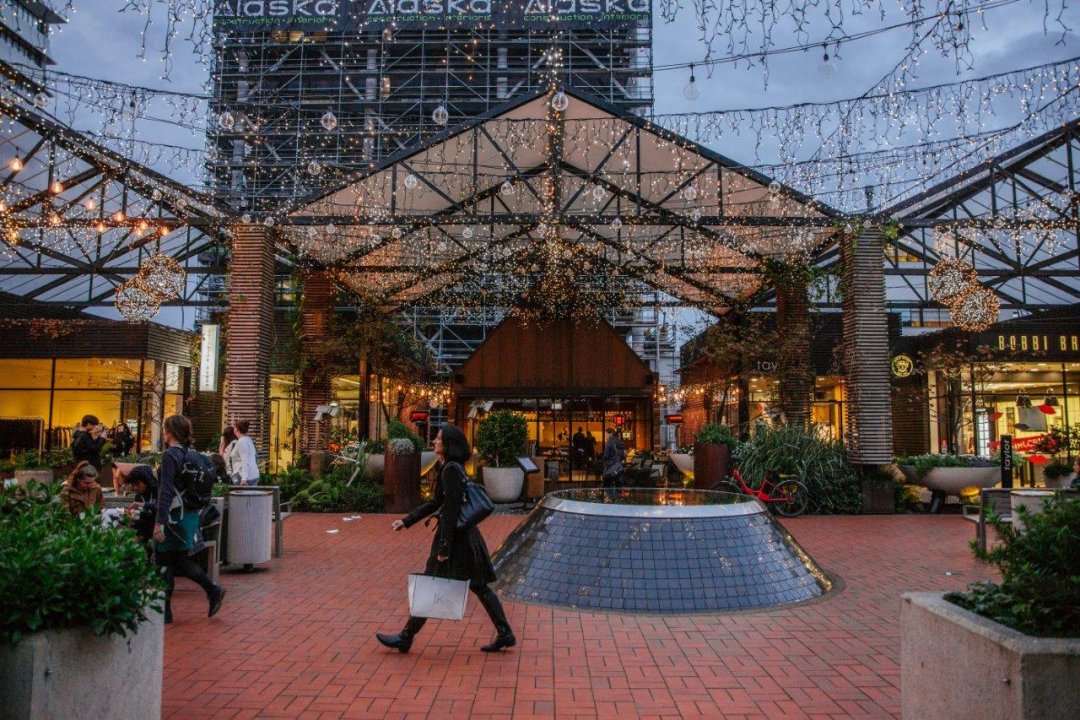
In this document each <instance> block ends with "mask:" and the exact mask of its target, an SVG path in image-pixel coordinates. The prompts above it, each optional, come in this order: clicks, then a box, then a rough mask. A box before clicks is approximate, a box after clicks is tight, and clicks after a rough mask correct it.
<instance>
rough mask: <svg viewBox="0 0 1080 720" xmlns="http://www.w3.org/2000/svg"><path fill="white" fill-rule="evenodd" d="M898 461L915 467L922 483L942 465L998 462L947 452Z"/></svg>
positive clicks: (986, 464)
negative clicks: (947, 453) (932, 471)
mask: <svg viewBox="0 0 1080 720" xmlns="http://www.w3.org/2000/svg"><path fill="white" fill-rule="evenodd" d="M896 463H897V464H898V465H912V466H914V467H915V481H916V482H919V483H921V482H922V481H923V478H925V477H926V473H928V472H930V471H931V470H933V469H934V468H940V467H946V468H948V467H993V466H994V465H996V464H997V463H996V462H995V461H993V460H988V459H986V458H979V457H975V456H973V455H946V454H928V455H910V456H907V457H901V458H897V460H896Z"/></svg>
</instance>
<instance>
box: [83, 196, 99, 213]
mask: <svg viewBox="0 0 1080 720" xmlns="http://www.w3.org/2000/svg"><path fill="white" fill-rule="evenodd" d="M83 207H85V208H86V209H87V210H90V211H93V210H94V208H95V207H97V203H95V202H94V198H86V202H84V203H83Z"/></svg>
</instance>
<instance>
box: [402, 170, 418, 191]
mask: <svg viewBox="0 0 1080 720" xmlns="http://www.w3.org/2000/svg"><path fill="white" fill-rule="evenodd" d="M419 182H420V179H419V178H417V177H416V175H414V174H413V173H409V174H408V175H406V176H405V189H406V190H415V189H416V186H417V185H418V184H419Z"/></svg>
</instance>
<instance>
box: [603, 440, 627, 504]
mask: <svg viewBox="0 0 1080 720" xmlns="http://www.w3.org/2000/svg"><path fill="white" fill-rule="evenodd" d="M607 432H608V439H607V442H606V443H604V454H603V455H602V456H601V458H600V461H601V462H602V463H603V465H604V480H603V483H602V485H603V487H605V488H608V490H607V496H608V499H609V500H611V501H612V502H614V501H615V498H617V497H618V495H619V488H620V487H622V476H623V459H624V458H625V457H626V448H625V446H624V445H623V442H622V438H620V437H619V431H618V430H616V429H615V428H608V431H607Z"/></svg>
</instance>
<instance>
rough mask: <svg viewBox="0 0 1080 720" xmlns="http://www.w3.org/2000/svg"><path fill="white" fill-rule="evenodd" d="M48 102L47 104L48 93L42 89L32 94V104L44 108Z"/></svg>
mask: <svg viewBox="0 0 1080 720" xmlns="http://www.w3.org/2000/svg"><path fill="white" fill-rule="evenodd" d="M48 104H49V95H48V93H45V92H44V91H42V92H39V93H38V94H36V95H34V105H35V106H37V107H39V108H42V109H44V108H45V106H46V105H48Z"/></svg>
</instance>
